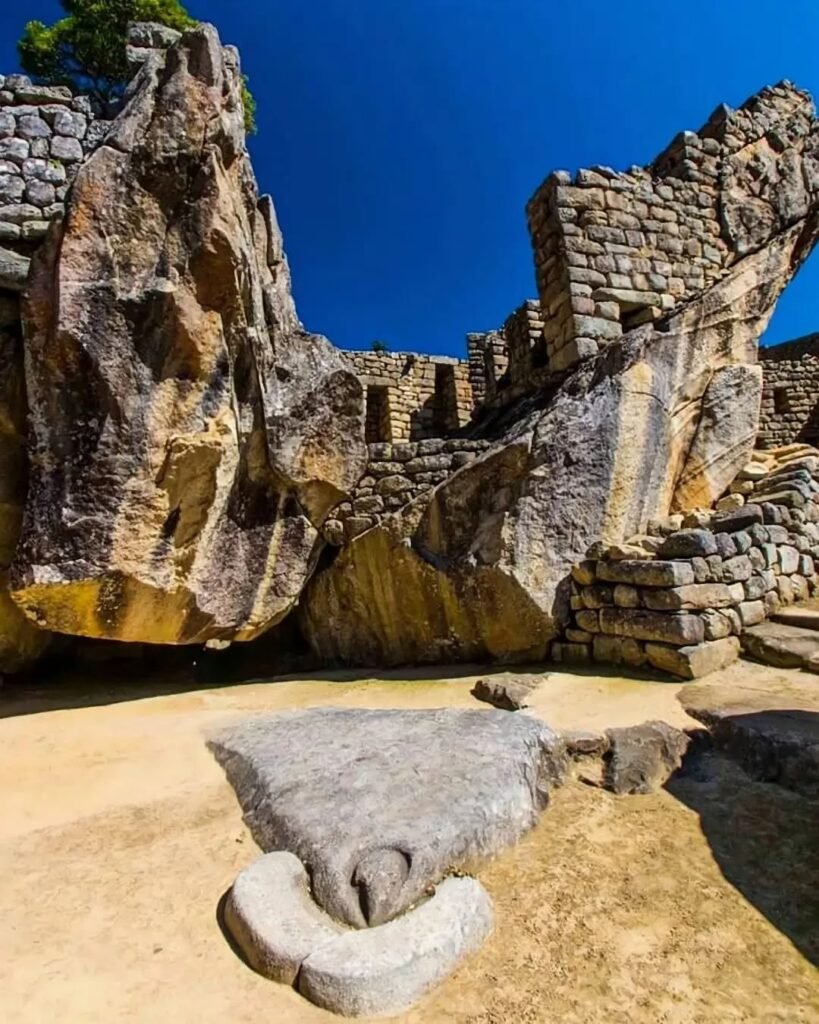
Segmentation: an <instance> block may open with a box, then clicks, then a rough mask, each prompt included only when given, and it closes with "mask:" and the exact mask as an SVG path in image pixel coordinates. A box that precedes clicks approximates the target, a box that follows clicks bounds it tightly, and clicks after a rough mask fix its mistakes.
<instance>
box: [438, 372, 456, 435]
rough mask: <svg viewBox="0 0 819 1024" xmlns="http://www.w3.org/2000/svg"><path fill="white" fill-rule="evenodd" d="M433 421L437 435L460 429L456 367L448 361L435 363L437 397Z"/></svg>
mask: <svg viewBox="0 0 819 1024" xmlns="http://www.w3.org/2000/svg"><path fill="white" fill-rule="evenodd" d="M432 422H433V426H434V427H435V434H436V436H438V437H440V436H442V435H443V434H447V433H449V431H450V430H457V429H458V390H457V388H456V386H455V367H454V366H449V365H448V364H447V363H436V364H435V399H434V404H433V407H432Z"/></svg>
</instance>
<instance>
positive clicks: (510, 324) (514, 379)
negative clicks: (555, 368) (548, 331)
mask: <svg viewBox="0 0 819 1024" xmlns="http://www.w3.org/2000/svg"><path fill="white" fill-rule="evenodd" d="M502 334H503V336H504V338H505V339H506V352H507V357H508V367H507V372H508V375H509V382H510V384H512V385H515V384H523V383H528V382H529V379H530V376H531V373H532V370H533V369H535V368H537V367H541V366H544V365H545V364H546V362H547V359H548V355H547V352H546V347H545V344H544V341H543V314H542V313H541V310H540V303H539V302H538V300H537V299H527V300H526V302H524V303H523V304H522V305H521V306H518V308H517V309H516V310H515V312H514V313H512V314H511V315H510V316H509V317H507V319H506V322H505V323H504V325H503V328H502Z"/></svg>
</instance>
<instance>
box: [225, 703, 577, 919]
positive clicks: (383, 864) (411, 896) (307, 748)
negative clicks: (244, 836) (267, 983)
mask: <svg viewBox="0 0 819 1024" xmlns="http://www.w3.org/2000/svg"><path fill="white" fill-rule="evenodd" d="M209 746H210V748H211V750H212V751H213V753H214V755H215V757H216V759H217V760H218V761H219V763H220V764H221V765H222V767H223V768H224V769H225V772H226V774H227V777H228V780H229V781H230V783H231V785H232V786H233V788H234V789H235V790H236V793H237V795H238V798H239V802H240V803H241V805H242V809H243V811H244V816H245V821H246V822H247V824H248V827H249V828H250V830H251V831H252V833H253V836H254V838H255V839H256V842H257V843H258V844H259V846H260V847H261V848H262V849H263V850H265V851H272V850H287V851H289V852H291V853H293V854H295V855H296V856H297V857H298V858H299V860H301V861H302V863H304V864H305V866H306V867H307V869H308V871H309V872H310V877H311V879H312V884H313V896H314V898H315V900H316V901H317V902H318V903H319V905H320V906H321V907H323V908H324V910H326V911H327V912H328V913H329V914H331V915H332V916H333V917H334V918H336V919H337V920H339V921H342V922H345V923H346V924H349V925H352V926H353V927H358V928H360V927H364V926H365V925H377V924H381V923H383V922H385V921H388V920H389V919H390V918H391V917H394V916H395V915H396V914H399V913H400V912H401V911H402V910H406V909H407V908H408V907H409V906H411V905H412V904H414V903H416V902H417V901H418V900H419V899H420V898H421V897H422V896H423V895H424V894H425V893H426V892H428V890H429V889H430V887H431V886H433V885H435V884H436V883H437V882H439V881H440V880H441V879H442V878H443V877H444V876H445V875H447V874H449V873H450V872H451V871H452V870H453V869H462V868H467V869H468V868H471V867H473V866H475V865H476V864H478V863H480V862H481V861H482V860H485V859H486V858H488V857H491V856H492V855H493V854H495V853H497V852H499V851H500V850H502V849H504V848H505V847H507V846H510V845H512V844H513V843H515V842H516V841H517V840H518V839H519V838H520V837H521V836H522V835H523V834H524V833H525V832H526V831H527V830H528V829H530V828H531V827H532V826H533V825H534V824H535V822H536V821H537V817H538V814H539V812H540V811H541V810H542V809H543V808H544V807H545V805H546V802H547V800H548V796H549V792H550V790H551V788H552V786H554V785H556V784H559V783H560V782H561V781H562V779H563V777H564V774H565V770H566V766H567V762H568V758H567V754H566V748H565V744H564V742H563V740H562V738H561V737H560V736H559V735H558V734H557V733H556V732H554V731H553V730H552V729H550V728H549V727H548V726H547V725H545V724H544V723H543V722H540V721H538V720H537V719H535V718H530V717H529V716H519V715H510V714H508V713H507V712H505V711H498V710H495V709H486V710H480V711H479V710H475V711H467V710H463V711H462V710H456V709H439V710H429V711H426V710H424V711H414V710H400V711H399V710H386V711H371V710H357V709H349V708H316V709H312V710H307V711H291V712H285V713H283V714H271V715H261V716H258V717H256V718H252V719H249V720H247V721H246V722H243V723H240V724H238V725H236V726H234V727H232V728H230V729H227V730H225V731H223V732H222V733H220V734H219V735H217V736H215V737H213V738H211V739H210V740H209Z"/></svg>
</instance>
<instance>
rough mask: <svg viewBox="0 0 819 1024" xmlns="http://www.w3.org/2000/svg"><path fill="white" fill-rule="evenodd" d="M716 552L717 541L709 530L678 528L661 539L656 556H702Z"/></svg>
mask: <svg viewBox="0 0 819 1024" xmlns="http://www.w3.org/2000/svg"><path fill="white" fill-rule="evenodd" d="M715 554H717V541H716V538H715V536H714V534H713V533H711V532H710V531H709V530H679V531H678V532H677V533H672V534H671V535H670V536H668V537H666V539H665V540H664V541H663V543H662V546H661V547H660V550H659V551H658V552H657V557H658V558H692V557H694V556H695V555H699V556H700V557H702V558H705V557H707V556H708V555H715Z"/></svg>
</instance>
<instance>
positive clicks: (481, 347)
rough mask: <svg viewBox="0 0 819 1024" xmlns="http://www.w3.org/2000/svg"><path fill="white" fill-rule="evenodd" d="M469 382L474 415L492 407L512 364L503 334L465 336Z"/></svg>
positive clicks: (480, 333) (489, 333) (490, 333)
mask: <svg viewBox="0 0 819 1024" xmlns="http://www.w3.org/2000/svg"><path fill="white" fill-rule="evenodd" d="M466 350H467V362H468V365H469V381H470V384H471V385H472V398H473V406H474V409H475V411H477V410H479V409H481V408H483V407H484V406H488V405H491V404H492V403H493V402H494V400H495V396H496V395H497V392H498V386H499V384H500V382H501V380H502V378H503V376H504V374H505V373H506V368H507V365H508V362H509V359H508V356H507V351H506V338H505V337H504V335H503V331H502V330H499V331H484V332H479V331H476V332H473V333H471V334H467V336H466Z"/></svg>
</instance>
